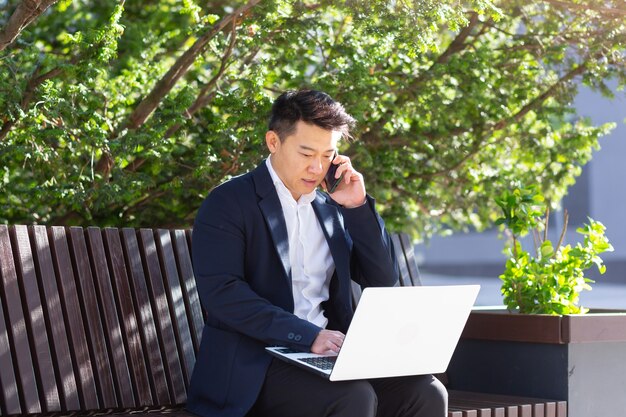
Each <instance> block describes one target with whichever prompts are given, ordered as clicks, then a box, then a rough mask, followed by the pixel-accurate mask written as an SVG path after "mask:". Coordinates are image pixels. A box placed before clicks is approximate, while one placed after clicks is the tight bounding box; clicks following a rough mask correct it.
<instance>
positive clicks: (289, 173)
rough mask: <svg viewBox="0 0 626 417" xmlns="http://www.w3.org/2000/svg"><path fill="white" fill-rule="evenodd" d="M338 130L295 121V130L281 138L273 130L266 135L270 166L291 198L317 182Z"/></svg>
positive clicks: (329, 155)
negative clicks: (270, 154)
mask: <svg viewBox="0 0 626 417" xmlns="http://www.w3.org/2000/svg"><path fill="white" fill-rule="evenodd" d="M340 137H341V132H339V131H335V130H325V129H322V128H321V127H318V126H316V125H313V124H309V123H305V122H302V121H298V122H297V123H296V130H295V131H294V133H292V134H291V135H289V136H287V137H286V138H283V140H282V142H281V141H280V139H279V138H278V135H276V133H275V132H273V131H271V130H270V131H269V132H267V133H266V135H265V142H266V144H267V147H268V148H269V150H270V152H271V153H272V156H271V161H272V167H273V168H274V170H275V171H276V174H278V176H279V177H280V179H281V180H282V181H283V183H284V184H285V186H286V187H287V189H288V190H289V191H290V192H291V195H292V196H293V198H294V199H296V200H298V199H299V198H300V196H301V195H302V194H307V193H310V192H311V191H313V190H315V188H316V187H317V186H318V185H320V183H321V182H322V180H323V179H324V175H325V174H326V171H328V167H329V166H330V162H331V161H332V159H333V157H334V155H335V150H336V149H337V142H338V141H339V138H340Z"/></svg>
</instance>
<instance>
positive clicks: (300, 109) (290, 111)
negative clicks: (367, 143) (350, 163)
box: [269, 90, 356, 141]
mask: <svg viewBox="0 0 626 417" xmlns="http://www.w3.org/2000/svg"><path fill="white" fill-rule="evenodd" d="M300 120H302V121H303V122H305V123H310V124H314V125H316V126H319V127H321V128H322V129H326V130H336V131H340V132H341V134H342V136H343V137H344V138H346V139H350V138H351V135H350V130H351V129H352V128H353V127H354V125H355V123H356V121H355V120H354V118H353V117H352V116H350V115H349V114H348V113H347V112H346V109H344V107H343V106H342V105H341V104H340V103H338V102H336V101H335V100H333V99H332V98H331V97H330V96H329V95H328V94H326V93H323V92H321V91H315V90H298V91H286V92H284V93H283V94H281V95H280V96H279V97H278V98H277V99H276V101H274V104H273V105H272V114H271V116H270V123H269V130H273V131H274V132H276V134H277V135H278V137H279V138H280V140H281V141H283V140H285V138H286V137H287V136H289V135H291V134H293V132H294V131H295V130H296V123H297V122H298V121H300Z"/></svg>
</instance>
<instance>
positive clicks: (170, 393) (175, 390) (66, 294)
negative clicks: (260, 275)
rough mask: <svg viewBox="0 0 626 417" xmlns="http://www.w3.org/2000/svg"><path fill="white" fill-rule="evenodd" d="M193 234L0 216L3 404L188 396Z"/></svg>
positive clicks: (146, 401) (70, 406) (114, 404)
mask: <svg viewBox="0 0 626 417" xmlns="http://www.w3.org/2000/svg"><path fill="white" fill-rule="evenodd" d="M189 239H190V235H189V232H188V231H184V230H148V229H141V230H135V229H113V228H106V229H99V228H95V227H89V228H87V229H82V228H79V227H70V228H64V227H46V226H30V227H26V226H11V227H7V226H4V225H0V284H1V285H0V388H1V390H0V414H2V415H8V414H31V413H50V412H58V411H72V410H96V409H117V408H124V409H126V408H138V407H149V406H163V405H177V404H183V403H184V402H185V400H186V389H187V386H188V382H189V377H190V375H191V370H192V368H193V366H194V363H195V353H196V351H197V349H198V344H199V342H200V337H201V331H202V323H203V315H202V311H201V308H200V303H199V299H198V295H197V292H196V288H195V280H194V277H193V272H192V266H191V256H190V251H189V247H190V246H189Z"/></svg>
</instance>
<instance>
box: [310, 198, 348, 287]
mask: <svg viewBox="0 0 626 417" xmlns="http://www.w3.org/2000/svg"><path fill="white" fill-rule="evenodd" d="M312 204H313V210H314V211H315V214H316V215H317V219H318V220H319V222H320V225H321V226H322V230H323V231H324V236H325V237H326V241H327V242H328V247H329V248H330V254H331V255H332V257H333V261H334V262H335V271H336V272H337V276H338V277H340V278H342V280H343V279H346V278H348V277H350V249H349V248H348V245H347V242H346V231H345V230H344V227H343V224H342V222H341V220H340V216H339V212H338V209H337V207H335V206H333V205H332V204H328V203H327V202H326V200H325V198H324V197H322V195H321V194H319V193H318V195H317V197H316V198H315V200H313V202H312Z"/></svg>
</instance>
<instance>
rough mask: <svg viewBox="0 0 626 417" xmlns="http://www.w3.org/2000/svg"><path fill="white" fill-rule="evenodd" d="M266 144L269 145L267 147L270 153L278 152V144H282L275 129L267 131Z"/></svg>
mask: <svg viewBox="0 0 626 417" xmlns="http://www.w3.org/2000/svg"><path fill="white" fill-rule="evenodd" d="M265 144H266V145H267V149H269V150H270V153H274V152H276V150H277V149H278V146H279V145H280V138H279V137H278V135H277V134H276V132H274V131H273V130H268V131H267V132H266V133H265Z"/></svg>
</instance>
